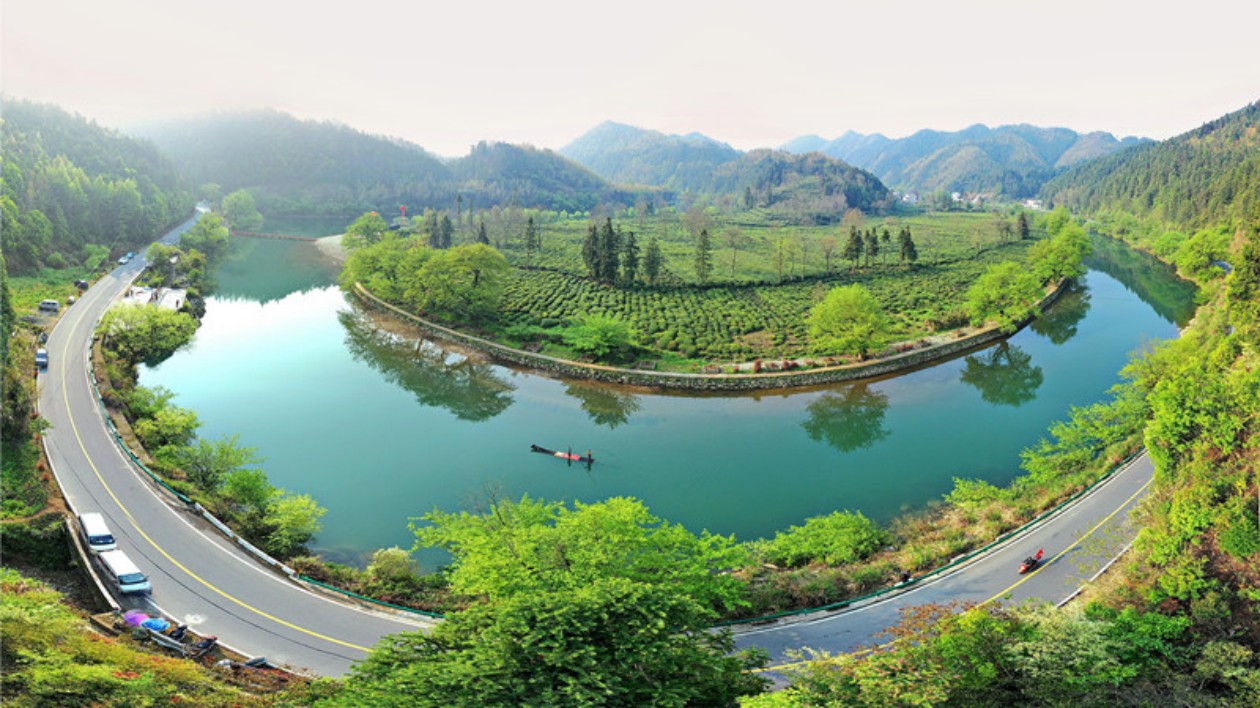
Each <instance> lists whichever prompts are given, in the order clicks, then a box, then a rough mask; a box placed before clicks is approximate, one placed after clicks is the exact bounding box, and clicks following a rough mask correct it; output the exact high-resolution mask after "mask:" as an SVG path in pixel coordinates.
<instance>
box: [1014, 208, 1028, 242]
mask: <svg viewBox="0 0 1260 708" xmlns="http://www.w3.org/2000/svg"><path fill="white" fill-rule="evenodd" d="M1015 232H1016V233H1017V234H1019V240H1020V241H1023V240H1024V239H1026V238H1028V215H1027V214H1025V213H1024V212H1022V211H1021V212H1020V213H1019V219H1018V220H1017V221H1016V223H1015Z"/></svg>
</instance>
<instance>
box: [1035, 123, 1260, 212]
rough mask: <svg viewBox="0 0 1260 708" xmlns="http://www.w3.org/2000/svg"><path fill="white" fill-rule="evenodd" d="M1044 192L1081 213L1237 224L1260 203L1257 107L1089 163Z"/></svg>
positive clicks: (1057, 201) (1259, 138)
mask: <svg viewBox="0 0 1260 708" xmlns="http://www.w3.org/2000/svg"><path fill="white" fill-rule="evenodd" d="M1042 195H1043V196H1044V197H1045V198H1046V199H1047V200H1050V201H1052V202H1053V203H1055V204H1062V205H1065V206H1067V207H1068V208H1069V209H1073V210H1075V211H1081V212H1099V211H1103V210H1111V211H1123V212H1128V213H1130V214H1133V215H1135V216H1138V217H1150V218H1153V219H1155V220H1157V221H1161V222H1164V223H1167V224H1172V225H1177V226H1181V227H1200V226H1208V225H1212V224H1215V223H1217V222H1220V221H1229V222H1234V223H1237V222H1238V221H1240V220H1241V219H1242V218H1244V217H1245V216H1246V215H1248V214H1250V213H1251V209H1252V207H1253V206H1254V205H1255V204H1257V203H1258V202H1260V102H1257V103H1253V104H1251V105H1250V106H1247V107H1246V108H1243V109H1242V110H1239V111H1236V112H1234V113H1230V114H1228V115H1225V116H1223V117H1221V118H1218V119H1216V120H1214V121H1211V122H1209V123H1205V124H1204V125H1203V126H1202V127H1200V128H1198V129H1196V130H1192V131H1190V132H1188V133H1185V134H1184V135H1179V136H1177V137H1175V138H1172V139H1169V140H1166V141H1164V142H1161V143H1150V144H1146V145H1142V146H1140V147H1138V148H1136V149H1133V150H1128V151H1125V152H1122V153H1119V154H1116V155H1111V156H1108V157H1106V158H1103V159H1100V160H1095V161H1092V162H1088V163H1084V164H1081V165H1079V166H1077V167H1076V168H1074V169H1071V170H1069V171H1067V172H1065V173H1063V174H1062V175H1060V176H1058V177H1056V178H1055V179H1053V180H1051V181H1050V182H1048V183H1047V184H1046V185H1045V187H1044V188H1043V189H1042Z"/></svg>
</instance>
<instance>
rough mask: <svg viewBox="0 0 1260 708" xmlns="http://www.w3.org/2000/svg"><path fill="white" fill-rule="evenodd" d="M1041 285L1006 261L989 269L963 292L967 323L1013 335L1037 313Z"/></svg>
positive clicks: (1021, 266) (1022, 267)
mask: <svg viewBox="0 0 1260 708" xmlns="http://www.w3.org/2000/svg"><path fill="white" fill-rule="evenodd" d="M1040 297H1041V284H1040V283H1039V282H1038V280H1037V276H1036V275H1034V274H1033V273H1032V272H1030V271H1029V269H1028V268H1027V267H1026V266H1025V265H1024V264H1022V263H1016V262H1015V261H1007V262H1005V263H999V264H997V265H994V266H990V267H989V270H988V271H987V272H986V273H985V274H984V275H982V276H980V277H979V278H977V279H976V282H975V284H974V285H972V286H971V289H970V290H968V291H967V312H968V314H969V315H971V322H972V324H975V325H982V324H984V323H986V322H993V323H994V324H995V325H997V326H998V327H999V328H1000V329H1001V330H1002V331H1003V332H1007V333H1010V332H1014V331H1015V329H1016V328H1017V327H1018V326H1019V323H1020V322H1022V321H1024V320H1026V319H1028V318H1029V317H1032V316H1033V315H1035V314H1036V313H1037V300H1038V299H1039V298H1040Z"/></svg>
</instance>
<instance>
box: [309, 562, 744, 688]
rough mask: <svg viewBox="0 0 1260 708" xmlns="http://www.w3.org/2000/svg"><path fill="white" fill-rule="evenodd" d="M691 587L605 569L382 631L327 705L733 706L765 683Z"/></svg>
mask: <svg viewBox="0 0 1260 708" xmlns="http://www.w3.org/2000/svg"><path fill="white" fill-rule="evenodd" d="M708 617H709V613H708V612H707V611H705V610H704V609H703V608H701V607H700V606H699V605H698V604H697V603H696V602H695V600H694V599H693V598H691V597H689V596H688V595H687V594H685V593H679V592H676V591H675V590H673V589H671V588H669V587H666V586H661V585H648V584H643V583H638V582H634V581H632V580H628V579H625V578H601V579H598V580H594V581H591V582H589V583H583V584H580V585H576V586H569V587H564V588H561V589H556V590H543V591H539V592H529V593H521V594H518V595H514V596H511V597H508V598H502V599H499V600H497V601H494V602H491V603H488V604H483V605H478V606H475V607H473V608H472V609H469V610H465V611H463V612H460V613H457V614H455V615H453V616H452V617H450V618H449V619H448V620H447V621H446V622H443V623H442V624H440V625H438V626H437V627H436V628H435V629H434V630H432V631H431V632H429V633H427V634H426V633H422V632H404V633H402V634H399V635H395V636H393V637H387V638H385V639H384V640H382V641H381V643H380V644H379V645H377V647H376V648H375V649H373V651H372V653H371V654H369V655H368V658H367V659H366V660H365V661H363V662H362V663H360V664H357V665H356V666H355V667H354V669H353V672H352V673H351V675H350V677H349V678H348V679H347V680H346V683H345V686H344V689H343V691H342V692H341V694H340V695H338V696H336V697H335V698H333V699H331V700H330V701H329V702H327V703H325V704H322V705H327V706H441V707H443V708H445V707H446V706H488V707H498V706H503V707H508V706H511V707H515V706H597V705H625V706H640V705H653V706H691V705H715V706H720V705H732V704H733V703H734V702H735V700H736V698H738V697H739V696H745V695H750V694H755V693H758V692H759V691H761V690H763V689H764V688H765V686H766V684H767V683H768V682H767V681H766V680H765V679H763V678H761V677H759V676H758V675H756V674H750V673H747V670H748V669H751V668H757V667H760V666H763V665H764V664H765V656H764V654H760V653H741V654H734V655H732V654H731V651H732V650H733V649H734V642H733V641H732V639H731V637H730V634H729V632H710V631H706V630H705V624H706V622H707V619H708Z"/></svg>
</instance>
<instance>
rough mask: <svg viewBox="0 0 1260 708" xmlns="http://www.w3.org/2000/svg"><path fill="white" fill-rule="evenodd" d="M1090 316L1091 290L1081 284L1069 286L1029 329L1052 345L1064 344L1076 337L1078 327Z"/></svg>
mask: <svg viewBox="0 0 1260 708" xmlns="http://www.w3.org/2000/svg"><path fill="white" fill-rule="evenodd" d="M1087 314H1089V288H1087V287H1085V286H1084V285H1082V284H1080V283H1076V282H1074V283H1072V284H1071V285H1068V286H1067V288H1066V289H1065V290H1064V291H1063V294H1062V295H1060V296H1059V299H1058V300H1056V301H1055V302H1054V304H1053V305H1051V306H1050V307H1049V308H1048V309H1047V310H1046V311H1045V312H1044V313H1042V314H1041V315H1040V316H1038V317H1037V318H1035V319H1034V320H1033V321H1032V324H1030V325H1028V328H1029V329H1031V330H1032V331H1034V332H1036V333H1037V334H1040V335H1041V336H1043V337H1045V338H1046V339H1049V340H1050V342H1051V343H1052V344H1063V343H1064V342H1066V341H1068V340H1069V339H1071V338H1072V337H1075V336H1076V326H1077V325H1079V324H1080V323H1081V320H1083V319H1085V315H1087Z"/></svg>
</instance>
